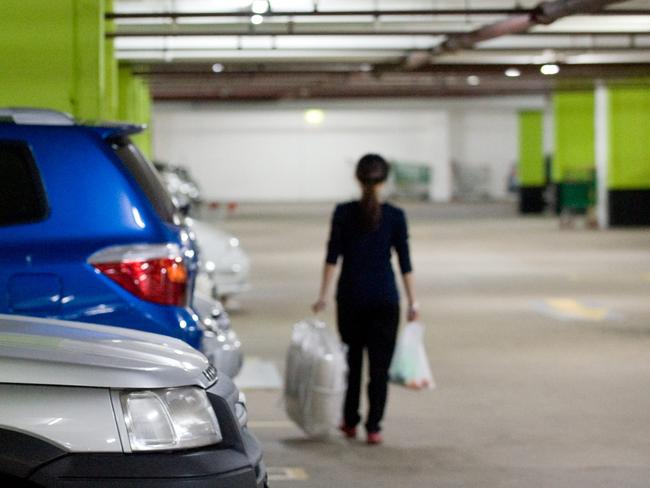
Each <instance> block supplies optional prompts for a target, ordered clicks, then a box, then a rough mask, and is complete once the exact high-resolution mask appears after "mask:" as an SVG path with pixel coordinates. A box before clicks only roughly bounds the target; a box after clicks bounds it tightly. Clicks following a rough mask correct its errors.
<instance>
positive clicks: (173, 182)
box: [154, 161, 202, 215]
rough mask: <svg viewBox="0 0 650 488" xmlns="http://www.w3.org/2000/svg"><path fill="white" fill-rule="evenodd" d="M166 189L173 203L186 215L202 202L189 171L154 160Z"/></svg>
mask: <svg viewBox="0 0 650 488" xmlns="http://www.w3.org/2000/svg"><path fill="white" fill-rule="evenodd" d="M154 166H155V167H156V169H157V170H158V173H159V174H160V176H161V178H162V180H163V183H164V184H165V187H166V188H167V191H168V192H169V194H170V195H171V197H172V200H174V203H176V205H177V206H178V207H179V208H180V209H182V210H183V212H184V213H185V214H186V215H187V214H189V213H190V211H191V210H196V207H197V206H199V205H200V204H201V203H202V199H201V189H200V187H199V184H198V183H197V181H196V180H195V179H194V178H192V176H191V175H190V173H189V171H187V169H185V168H183V167H182V166H173V165H171V164H168V163H164V162H162V161H155V162H154Z"/></svg>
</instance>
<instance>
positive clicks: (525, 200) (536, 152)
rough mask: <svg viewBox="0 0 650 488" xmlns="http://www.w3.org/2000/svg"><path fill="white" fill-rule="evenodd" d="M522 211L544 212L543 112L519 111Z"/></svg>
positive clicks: (519, 165)
mask: <svg viewBox="0 0 650 488" xmlns="http://www.w3.org/2000/svg"><path fill="white" fill-rule="evenodd" d="M518 175H519V211H520V212H521V213H524V214H527V213H541V212H543V211H544V189H545V188H546V171H545V167H544V114H543V112H542V111H541V110H526V111H522V112H519V162H518Z"/></svg>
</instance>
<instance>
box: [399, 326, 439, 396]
mask: <svg viewBox="0 0 650 488" xmlns="http://www.w3.org/2000/svg"><path fill="white" fill-rule="evenodd" d="M389 375H390V380H391V381H392V382H394V383H398V384H400V385H404V386H407V387H409V388H413V389H416V390H421V389H424V388H435V382H434V380H433V375H432V374H431V367H430V366H429V359H428V358H427V352H426V350H425V349H424V326H423V325H422V324H420V323H418V322H410V323H408V324H406V326H405V327H404V330H403V331H402V332H401V334H400V335H399V338H398V339H397V345H396V347H395V354H394V355H393V361H392V362H391V365H390V371H389Z"/></svg>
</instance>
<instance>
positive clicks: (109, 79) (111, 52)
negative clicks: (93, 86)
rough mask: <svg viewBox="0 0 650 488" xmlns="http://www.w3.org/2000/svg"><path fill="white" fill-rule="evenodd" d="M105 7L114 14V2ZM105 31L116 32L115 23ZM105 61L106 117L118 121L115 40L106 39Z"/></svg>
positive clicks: (112, 22)
mask: <svg viewBox="0 0 650 488" xmlns="http://www.w3.org/2000/svg"><path fill="white" fill-rule="evenodd" d="M105 7H106V12H112V11H113V0H106V5H105ZM105 29H106V32H114V31H115V22H114V21H112V20H108V21H106V24H105ZM104 59H105V65H104V68H105V69H104V84H105V97H104V99H105V103H104V116H105V118H106V119H107V120H117V118H118V115H119V71H118V64H117V58H116V57H115V44H114V41H113V39H105V41H104Z"/></svg>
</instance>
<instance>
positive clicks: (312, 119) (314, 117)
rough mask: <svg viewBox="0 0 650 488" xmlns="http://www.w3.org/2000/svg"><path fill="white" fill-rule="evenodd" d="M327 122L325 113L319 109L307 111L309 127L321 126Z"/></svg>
mask: <svg viewBox="0 0 650 488" xmlns="http://www.w3.org/2000/svg"><path fill="white" fill-rule="evenodd" d="M323 120H325V112H323V111H322V110H321V109H319V108H310V109H309V110H305V122H307V123H308V124H309V125H320V124H322V123H323Z"/></svg>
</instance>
